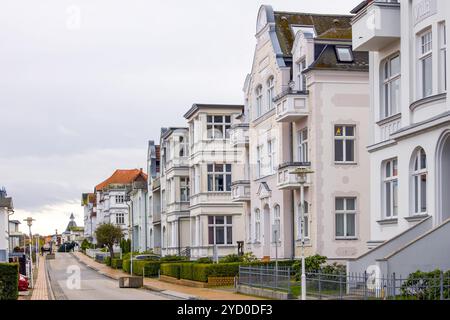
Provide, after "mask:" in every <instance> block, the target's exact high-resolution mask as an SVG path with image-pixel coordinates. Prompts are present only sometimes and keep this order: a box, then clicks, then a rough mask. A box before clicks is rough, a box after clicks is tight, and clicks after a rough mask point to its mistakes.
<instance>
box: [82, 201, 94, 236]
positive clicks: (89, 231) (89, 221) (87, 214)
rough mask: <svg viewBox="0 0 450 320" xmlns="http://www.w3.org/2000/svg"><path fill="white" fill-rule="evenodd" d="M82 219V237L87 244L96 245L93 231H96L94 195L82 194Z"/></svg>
mask: <svg viewBox="0 0 450 320" xmlns="http://www.w3.org/2000/svg"><path fill="white" fill-rule="evenodd" d="M81 206H82V207H83V209H84V210H83V213H84V214H83V217H84V237H85V239H87V240H88V241H89V242H91V243H94V244H96V243H97V240H96V238H95V230H96V229H97V202H96V199H95V193H83V195H82V197H81Z"/></svg>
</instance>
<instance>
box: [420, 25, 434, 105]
mask: <svg viewBox="0 0 450 320" xmlns="http://www.w3.org/2000/svg"><path fill="white" fill-rule="evenodd" d="M418 73H419V76H420V88H421V90H420V92H421V94H422V98H426V97H429V96H431V95H432V94H433V33H432V31H431V30H430V31H427V32H425V33H424V34H422V35H421V36H420V49H419V72H418Z"/></svg>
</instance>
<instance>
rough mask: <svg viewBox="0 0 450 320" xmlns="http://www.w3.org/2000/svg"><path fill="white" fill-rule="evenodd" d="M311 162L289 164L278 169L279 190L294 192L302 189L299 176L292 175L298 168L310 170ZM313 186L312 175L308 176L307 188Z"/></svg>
mask: <svg viewBox="0 0 450 320" xmlns="http://www.w3.org/2000/svg"><path fill="white" fill-rule="evenodd" d="M310 167H311V163H310V162H287V163H284V164H282V165H280V166H279V167H278V177H277V178H278V180H277V183H278V189H280V190H293V189H299V188H300V182H299V178H298V176H297V175H295V174H292V172H293V171H294V170H295V169H298V168H310ZM310 184H311V175H308V177H307V182H306V184H305V186H309V185H310Z"/></svg>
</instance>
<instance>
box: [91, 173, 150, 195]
mask: <svg viewBox="0 0 450 320" xmlns="http://www.w3.org/2000/svg"><path fill="white" fill-rule="evenodd" d="M138 177H143V178H144V179H145V180H147V174H145V173H144V172H143V171H142V169H132V170H120V169H118V170H116V171H115V172H114V173H113V175H112V176H111V177H109V178H108V179H106V180H105V181H103V182H102V183H100V184H98V185H97V186H96V187H95V191H100V190H103V189H104V188H106V187H108V186H109V185H110V184H131V183H132V182H133V181H135V180H136V179H137V178H138Z"/></svg>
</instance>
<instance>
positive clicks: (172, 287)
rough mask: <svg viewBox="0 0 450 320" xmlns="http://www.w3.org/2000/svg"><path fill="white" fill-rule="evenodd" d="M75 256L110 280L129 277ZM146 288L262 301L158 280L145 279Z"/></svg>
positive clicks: (78, 254) (207, 297)
mask: <svg viewBox="0 0 450 320" xmlns="http://www.w3.org/2000/svg"><path fill="white" fill-rule="evenodd" d="M73 254H74V256H75V257H76V258H77V259H78V260H79V261H81V262H82V263H84V264H85V265H87V266H88V267H89V268H91V269H94V270H96V271H98V272H99V273H100V274H103V275H105V276H107V277H109V278H112V279H115V280H118V279H119V278H120V277H126V276H129V274H128V273H125V272H123V271H122V270H116V269H113V268H110V267H108V266H106V265H104V264H102V263H98V262H96V261H94V260H92V259H91V258H89V257H88V256H86V255H84V254H83V253H81V252H74V253H73ZM144 287H145V288H146V289H149V290H153V291H158V292H161V293H166V294H168V295H175V296H176V293H181V294H183V295H186V298H187V297H190V298H194V299H200V300H262V299H261V298H257V297H252V296H246V295H243V294H239V293H234V292H230V291H225V290H219V289H209V288H193V287H186V286H180V285H177V284H173V283H167V282H163V281H159V280H158V279H152V278H145V279H144Z"/></svg>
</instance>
